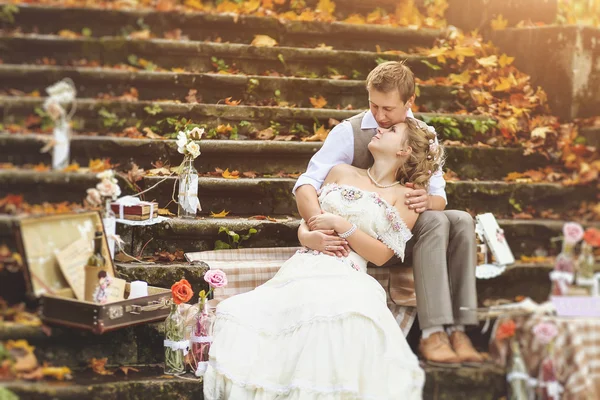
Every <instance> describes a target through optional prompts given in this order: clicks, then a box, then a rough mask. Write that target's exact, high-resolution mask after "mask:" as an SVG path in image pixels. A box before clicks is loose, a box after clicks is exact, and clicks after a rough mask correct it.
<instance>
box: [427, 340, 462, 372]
mask: <svg viewBox="0 0 600 400" xmlns="http://www.w3.org/2000/svg"><path fill="white" fill-rule="evenodd" d="M419 351H420V352H421V356H423V358H424V359H425V360H426V361H427V362H429V363H431V364H439V365H443V366H448V367H457V366H460V357H458V355H457V354H456V353H455V352H454V350H452V347H451V346H450V341H449V340H448V335H447V334H446V332H436V333H433V334H431V335H430V336H429V337H428V338H427V339H421V342H420V343H419Z"/></svg>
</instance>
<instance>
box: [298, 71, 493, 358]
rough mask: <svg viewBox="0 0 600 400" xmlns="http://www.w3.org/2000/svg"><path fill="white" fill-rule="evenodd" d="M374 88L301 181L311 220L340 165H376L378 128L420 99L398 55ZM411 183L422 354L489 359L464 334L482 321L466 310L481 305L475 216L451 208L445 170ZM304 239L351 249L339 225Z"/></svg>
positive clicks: (330, 248) (407, 113) (304, 211)
mask: <svg viewBox="0 0 600 400" xmlns="http://www.w3.org/2000/svg"><path fill="white" fill-rule="evenodd" d="M367 92H368V94H369V108H370V109H369V111H366V112H363V113H360V114H358V115H356V116H354V117H351V118H349V119H348V120H346V121H344V122H342V123H340V124H339V125H337V126H336V127H335V128H333V129H332V130H331V132H330V133H329V136H328V137H327V139H326V140H325V142H324V143H323V147H322V148H321V149H320V150H319V151H318V152H317V153H316V154H315V155H314V156H313V157H312V158H311V160H310V162H309V164H308V169H307V170H306V172H305V173H304V174H302V175H301V176H300V178H299V179H298V181H297V182H296V185H295V186H294V194H295V196H296V203H297V205H298V211H299V212H300V215H301V216H302V218H304V220H305V221H308V220H309V218H310V217H312V216H314V215H317V214H320V213H321V208H320V206H319V202H318V199H317V190H319V189H320V187H321V185H322V183H323V181H324V179H325V177H326V176H327V173H328V172H329V170H330V169H331V168H332V167H333V166H335V165H337V164H351V165H354V166H356V167H359V168H367V167H369V166H370V165H371V163H372V158H371V154H370V153H369V151H368V149H367V144H368V143H369V141H370V140H371V138H372V137H373V135H374V134H375V133H376V129H377V128H378V127H383V128H388V127H390V126H392V125H394V124H397V123H399V122H402V121H404V120H405V119H406V117H411V118H412V117H413V114H412V111H411V109H410V108H411V106H412V104H413V103H414V101H415V80H414V75H413V73H412V71H411V70H410V69H409V68H408V67H407V66H406V65H404V64H403V63H399V62H395V61H390V62H385V63H382V64H380V65H378V66H377V67H376V68H375V69H373V70H372V71H371V72H370V73H369V76H368V77H367ZM429 129H430V130H432V129H433V128H431V127H429ZM407 186H409V187H412V188H413V190H412V192H411V193H409V194H407V198H406V204H407V205H408V206H409V208H411V209H413V210H414V211H415V212H416V213H420V214H421V215H420V216H419V218H418V219H417V222H416V224H415V226H414V228H413V235H414V238H413V239H412V240H411V241H409V243H408V245H407V254H411V253H412V265H413V271H414V279H415V292H416V297H417V312H418V316H419V324H420V326H421V328H422V336H421V341H420V344H419V350H420V352H421V355H422V356H423V358H425V359H426V360H428V361H431V362H437V363H444V364H452V363H458V362H481V361H483V357H482V356H481V354H479V353H478V352H477V351H476V350H475V349H474V348H473V345H472V344H471V341H470V339H469V338H468V336H467V335H466V334H465V333H464V330H465V325H475V324H477V317H476V314H475V312H473V311H464V310H461V307H468V308H469V309H474V308H475V307H477V292H476V288H475V265H476V244H475V230H474V223H473V218H471V216H470V215H469V214H468V213H466V212H464V211H456V210H445V208H446V204H447V200H446V192H445V187H446V182H445V181H444V177H443V173H442V171H441V170H438V171H436V172H435V173H434V174H433V175H432V177H431V180H430V186H429V191H428V192H427V191H425V190H424V189H420V188H416V187H414V186H411V185H410V184H407ZM299 239H300V243H302V244H303V245H304V246H306V247H309V248H312V249H314V250H319V251H324V252H328V253H332V252H334V253H336V254H343V253H344V252H345V249H344V242H343V241H342V240H341V239H340V238H338V237H335V236H333V233H332V232H321V231H314V232H308V233H305V234H304V235H299ZM411 250H412V251H411ZM393 261H394V262H395V265H399V264H400V263H401V261H400V260H399V259H393ZM408 265H410V264H408ZM390 266H391V265H390ZM444 326H446V328H445V327H444Z"/></svg>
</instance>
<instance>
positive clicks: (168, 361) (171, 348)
mask: <svg viewBox="0 0 600 400" xmlns="http://www.w3.org/2000/svg"><path fill="white" fill-rule="evenodd" d="M164 347H165V374H167V375H181V374H183V373H185V356H186V355H187V353H188V348H189V342H188V341H187V340H185V321H184V318H183V316H182V315H181V314H180V313H179V310H178V307H177V304H175V303H173V304H171V312H170V313H169V316H168V317H167V319H166V320H165V341H164Z"/></svg>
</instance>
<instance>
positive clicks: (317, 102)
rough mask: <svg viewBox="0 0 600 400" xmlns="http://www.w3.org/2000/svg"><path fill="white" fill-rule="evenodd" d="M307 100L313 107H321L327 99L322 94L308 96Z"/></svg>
mask: <svg viewBox="0 0 600 400" xmlns="http://www.w3.org/2000/svg"><path fill="white" fill-rule="evenodd" d="M309 100H310V104H312V106H313V107H314V108H323V107H325V105H326V104H327V100H325V98H324V97H323V96H319V97H310V98H309Z"/></svg>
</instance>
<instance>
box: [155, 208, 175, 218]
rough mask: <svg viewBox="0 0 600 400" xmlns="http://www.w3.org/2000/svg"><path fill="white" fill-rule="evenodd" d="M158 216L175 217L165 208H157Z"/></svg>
mask: <svg viewBox="0 0 600 400" xmlns="http://www.w3.org/2000/svg"><path fill="white" fill-rule="evenodd" d="M158 215H162V216H163V217H174V216H175V214H173V213H172V212H171V211H169V210H168V209H166V208H159V209H158Z"/></svg>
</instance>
